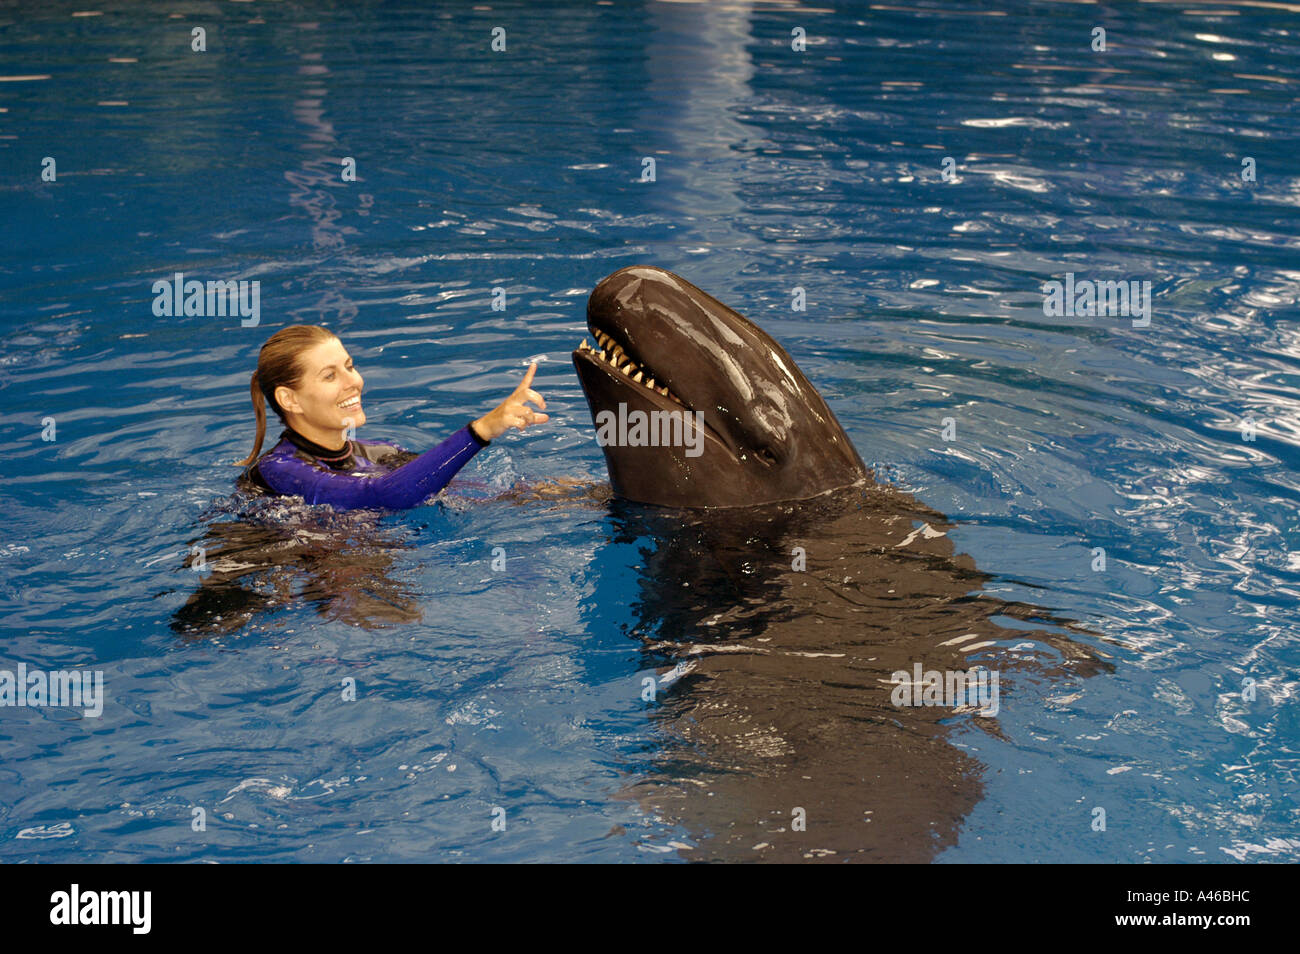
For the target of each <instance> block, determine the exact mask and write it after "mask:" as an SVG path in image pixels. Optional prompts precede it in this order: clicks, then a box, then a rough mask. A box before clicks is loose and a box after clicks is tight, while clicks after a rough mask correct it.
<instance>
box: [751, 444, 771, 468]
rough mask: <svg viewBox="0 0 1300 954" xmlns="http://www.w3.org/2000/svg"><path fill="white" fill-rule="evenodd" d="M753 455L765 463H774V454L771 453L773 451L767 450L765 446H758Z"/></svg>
mask: <svg viewBox="0 0 1300 954" xmlns="http://www.w3.org/2000/svg"><path fill="white" fill-rule="evenodd" d="M754 456H755V457H757V458H758V459H759V460H761V461H762V462H763V463H765V464H775V463H776V455H775V454H773V453H772V452H771V451H770V450H768V449H767V448H766V447H760V448H758V450H756V451H754Z"/></svg>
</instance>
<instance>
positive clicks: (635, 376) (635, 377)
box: [632, 371, 641, 384]
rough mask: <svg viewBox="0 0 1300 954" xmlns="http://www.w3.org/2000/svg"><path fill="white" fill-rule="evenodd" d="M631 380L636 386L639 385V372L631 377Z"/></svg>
mask: <svg viewBox="0 0 1300 954" xmlns="http://www.w3.org/2000/svg"><path fill="white" fill-rule="evenodd" d="M632 380H633V381H635V382H636V383H637V384H640V383H641V372H640V371H638V372H637V373H636V374H634V375H632Z"/></svg>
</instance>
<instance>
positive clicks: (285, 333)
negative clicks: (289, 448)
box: [234, 325, 335, 467]
mask: <svg viewBox="0 0 1300 954" xmlns="http://www.w3.org/2000/svg"><path fill="white" fill-rule="evenodd" d="M333 337H335V335H334V332H332V331H330V330H329V329H328V328H322V327H321V326H320V325H289V327H287V328H281V329H280V330H279V331H277V332H276V333H275V334H273V335H271V337H270V338H268V339H267V341H266V344H264V345H262V350H261V351H259V352H258V355H257V370H256V371H254V372H253V377H252V378H251V379H249V382H248V393H249V394H250V395H251V396H252V398H253V411H254V413H255V414H256V415H257V439H256V440H255V441H254V442H253V453H251V454H249V455H248V456H247V457H245V458H244V459H243V460H237V461H235V462H234V463H235V464H236V465H237V466H239V467H249V466H251V465H252V464H254V463H255V462H256V461H257V456H258V454H260V453H261V452H262V441H264V440H265V439H266V405H267V403H268V402H269V403H270V405H271V410H273V411H275V415H276V417H278V418H279V419H280V420H281V421H284V412H283V411H282V410H280V406H279V405H278V404H276V403H275V397H274V395H275V389H276V388H278V387H281V386H283V387H288V388H296V387H297V386H298V385H299V384H300V383H301V382H302V376H303V371H304V369H303V366H302V353H303V352H304V351H306V350H307V349H308V348H310V347H312V346H313V345H318V344H320V343H321V342H323V341H329V340H330V339H331V338H333ZM286 423H287V422H286Z"/></svg>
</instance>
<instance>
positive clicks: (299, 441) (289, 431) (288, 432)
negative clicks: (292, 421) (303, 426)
mask: <svg viewBox="0 0 1300 954" xmlns="http://www.w3.org/2000/svg"><path fill="white" fill-rule="evenodd" d="M280 440H282V441H288V442H289V443H290V444H292V445H293V446H294V447H296V448H298V449H299V450H300V451H304V452H306V453H308V454H310V455H311V456H312V457H315V458H316V459H317V460H320V461H322V462H324V463H326V464H332V465H333V466H335V467H337V466H339V465H340V464H346V463H347V462H348V461H350V460H351V459H352V442H351V441H348V442H347V443H346V445H345V446H344V448H343V449H342V450H330V449H329V448H328V447H321V446H320V445H319V444H317V443H316V442H315V441H309V440H308V439H307V438H305V437H303V436H302V435H301V434H299V433H298V432H297V431H295V430H294V429H293V428H292V427H286V428H285V429H284V431H283V432H282V433H281V434H280Z"/></svg>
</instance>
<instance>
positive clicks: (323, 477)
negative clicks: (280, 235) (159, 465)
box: [236, 325, 550, 510]
mask: <svg viewBox="0 0 1300 954" xmlns="http://www.w3.org/2000/svg"><path fill="white" fill-rule="evenodd" d="M536 372H537V365H536V364H533V365H532V366H531V367H529V369H528V371H527V372H526V373H525V374H524V379H523V381H522V382H520V384H519V387H517V388H515V391H514V393H513V394H511V395H510V396H509V397H508V398H506V399H505V400H504V401H502V402H501V403H500V404H499V405H497V407H496V408H495V409H494V410H492V411H489V412H488V413H487V414H484V415H483V416H482V417H480V418H479V419H478V420H476V421H471V422H470V423H469V424H466V425H465V426H464V427H462V428H461V429H460V430H459V431H457V432H456V433H455V434H453V435H452V436H451V437H449V438H447V439H446V440H445V441H443V442H442V443H441V444H439V445H438V446H437V447H435V448H433V449H432V450H429V451H425V452H424V453H423V454H419V455H417V454H413V453H411V452H410V451H408V450H405V449H403V448H402V447H400V446H398V445H397V444H394V443H392V442H390V441H358V440H350V439H348V436H347V435H348V432H349V429H350V428H357V427H360V426H361V425H362V424H364V423H366V413H365V411H363V410H362V409H361V388H362V384H363V381H362V378H361V375H360V374H358V373H357V371H356V369H355V368H354V367H353V366H352V358H351V357H350V356H349V355H348V353H347V350H346V349H345V348H344V347H343V343H342V342H341V341H339V339H338V338H337V337H336V336H335V335H334V333H333V332H331V331H328V330H327V329H325V328H322V327H320V326H319V325H290V326H289V327H287V328H282V329H280V330H279V331H277V332H276V333H275V334H273V335H272V336H271V337H270V338H269V339H268V340H267V342H266V344H264V345H262V350H261V352H260V353H259V354H258V357H257V370H256V371H254V372H253V378H252V381H251V382H250V384H249V392H250V393H251V394H252V397H253V410H254V411H255V412H256V414H257V440H256V441H254V443H253V452H252V453H251V454H249V455H248V457H246V458H245V459H244V460H242V461H236V463H237V464H239V465H240V466H241V467H247V468H248V469H247V470H246V471H245V472H244V474H243V476H242V477H241V480H243V481H245V482H246V483H248V484H252V485H254V486H256V487H260V488H261V489H262V490H264V491H269V492H271V493H274V494H283V495H287V496H298V497H302V498H303V499H304V500H306V501H307V502H308V503H312V504H330V505H332V506H333V507H335V508H336V509H339V510H353V509H358V508H363V507H365V508H373V507H386V508H389V509H394V510H403V509H406V508H408V507H414V506H415V505H416V504H418V503H420V502H421V501H423V500H427V499H428V498H429V497H431V496H432V495H433V494H436V493H437V492H438V491H440V490H442V488H443V487H445V486H447V484H448V482H450V480H451V478H452V477H454V476H455V475H456V472H457V471H458V470H460V469H461V468H462V467H464V466H465V464H467V463H469V459H470V458H471V457H473V456H474V455H475V454H477V453H478V452H479V450H481V449H482V448H484V447H486V446H487V445H488V442H489V441H491V440H493V439H495V438H497V437H500V436H501V435H502V434H504V433H505V432H506V431H507V430H509V429H510V428H512V427H517V428H519V429H520V430H521V431H522V430H523V429H524V428H526V427H531V426H532V425H534V424H544V423H546V422H547V421H548V420H550V418H549V416H548V415H546V414H541V413H538V411H535V410H533V409H532V408H531V407H529V406H528V405H529V402H531V403H533V404H536V405H537V407H538V408H539V409H541V410H545V408H546V401H545V400H543V399H542V396H541V395H540V394H538V393H537V392H536V391H534V390H533V389H532V387H531V385H532V383H533V375H534V374H535V373H536ZM267 404H270V405H271V409H272V410H273V411H275V413H276V416H277V417H279V418H280V420H281V421H282V422H283V423H284V425H285V430H284V432H283V433H282V434H281V435H280V442H279V443H278V444H276V445H275V447H273V448H271V450H269V451H268V452H267V453H265V454H263V455H262V456H261V457H258V453H259V452H260V451H261V449H262V441H263V439H264V438H265V437H266V405H267Z"/></svg>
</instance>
